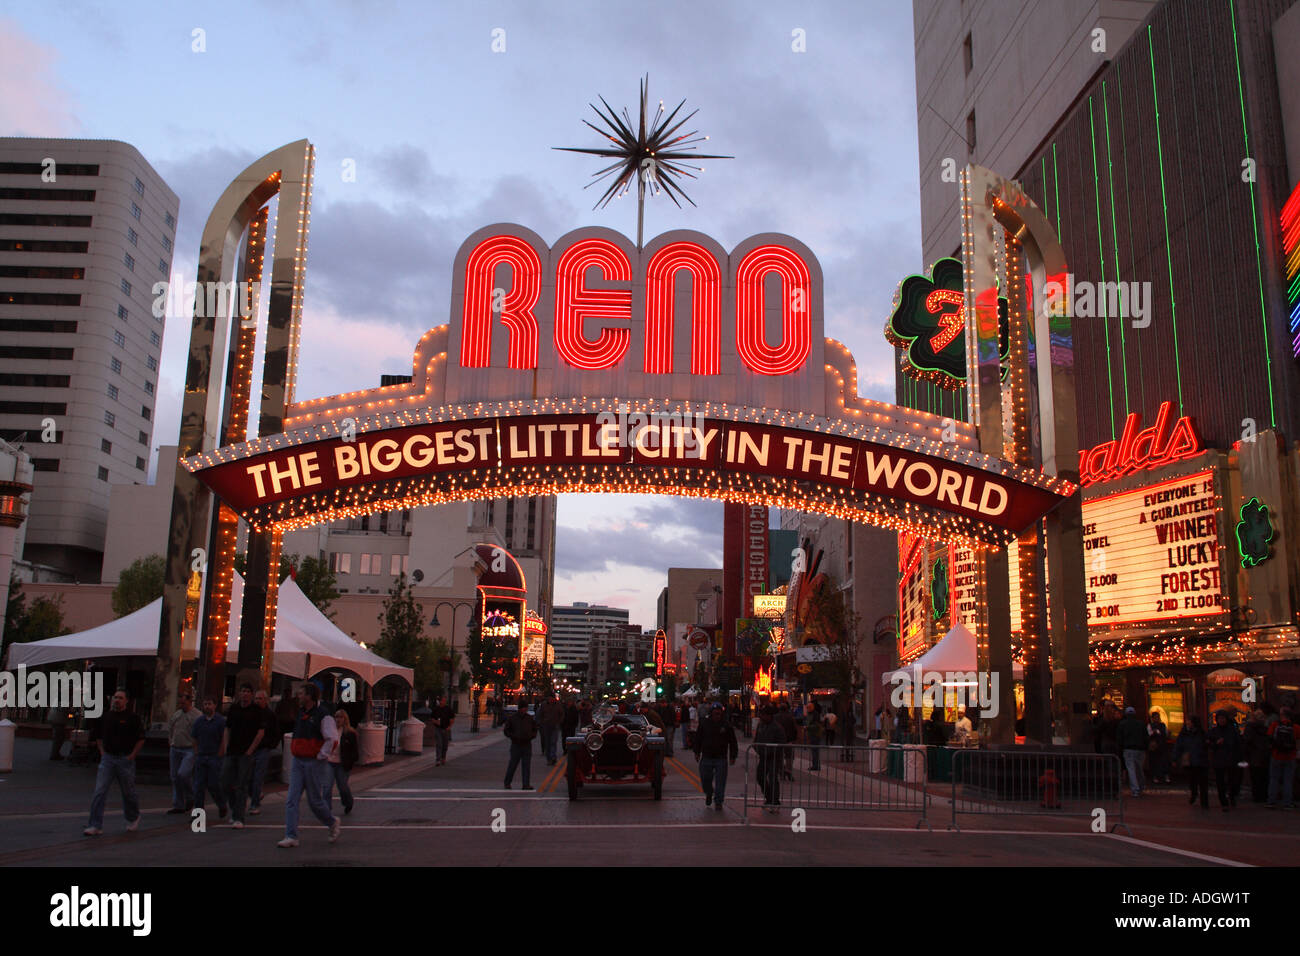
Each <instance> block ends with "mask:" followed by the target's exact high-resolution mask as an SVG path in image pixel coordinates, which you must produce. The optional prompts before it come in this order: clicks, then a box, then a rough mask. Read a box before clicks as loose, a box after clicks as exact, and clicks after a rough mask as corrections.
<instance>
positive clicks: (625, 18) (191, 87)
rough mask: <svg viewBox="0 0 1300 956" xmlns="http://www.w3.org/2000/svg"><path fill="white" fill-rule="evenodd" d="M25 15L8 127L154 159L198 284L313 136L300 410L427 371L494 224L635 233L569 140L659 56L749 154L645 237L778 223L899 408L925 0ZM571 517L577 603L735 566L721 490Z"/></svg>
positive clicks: (656, 67)
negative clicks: (247, 193)
mask: <svg viewBox="0 0 1300 956" xmlns="http://www.w3.org/2000/svg"><path fill="white" fill-rule="evenodd" d="M7 17H8V19H5V18H0V133H3V135H25V136H66V137H76V138H83V139H118V140H124V141H126V142H128V143H131V144H132V145H134V146H135V147H136V148H138V149H139V150H140V152H141V153H142V154H143V155H144V156H145V158H146V159H147V160H148V161H149V162H150V163H152V165H153V166H154V168H155V169H157V170H158V172H159V173H160V174H161V175H162V177H163V178H164V179H165V180H166V181H167V183H168V184H169V185H170V186H171V187H172V189H174V190H175V191H176V192H177V194H178V195H179V196H180V199H181V209H180V223H179V230H178V235H177V243H176V260H175V264H174V268H173V280H174V281H182V282H184V281H193V279H194V276H195V269H196V261H197V254H198V244H199V232H200V230H201V228H202V225H203V220H204V219H205V218H206V216H207V214H208V212H209V211H210V210H211V208H212V205H213V203H214V202H215V201H216V199H217V197H218V196H219V194H220V192H221V190H222V189H224V187H225V186H226V185H227V183H229V181H230V180H231V179H232V178H233V177H234V176H235V175H236V174H238V173H239V172H240V171H241V170H242V169H243V168H244V167H245V166H246V165H247V164H248V163H249V162H251V161H252V160H253V159H255V158H257V157H258V156H260V155H262V154H264V153H266V152H269V151H270V150H272V149H274V148H276V147H278V146H281V145H283V144H284V143H287V142H291V141H293V140H297V139H301V138H303V137H306V138H308V139H310V140H311V141H312V143H313V144H314V145H315V147H316V158H317V162H316V188H315V191H314V195H313V208H312V231H311V237H310V247H309V255H308V267H307V288H306V297H305V304H304V309H303V336H302V354H301V364H300V369H299V379H298V398H299V399H307V398H312V397H315V396H318V395H328V394H335V393H338V392H343V391H351V390H353V389H362V388H370V387H373V386H375V385H378V383H379V376H380V374H381V373H384V372H396V373H403V374H406V373H409V372H410V369H411V355H412V352H413V349H414V346H415V343H416V341H417V340H418V339H419V337H420V336H421V334H423V333H424V332H425V331H426V330H427V329H429V328H432V327H433V326H436V325H442V324H444V323H446V322H447V318H448V305H449V300H450V271H451V259H452V256H453V255H454V253H455V251H456V249H457V247H458V246H459V245H460V243H461V242H462V241H463V240H464V239H465V237H466V236H468V235H469V233H471V232H473V231H474V230H475V229H477V228H479V227H480V226H484V225H488V224H490V223H493V222H500V221H509V222H518V223H520V224H522V225H525V226H528V227H529V228H531V229H533V230H535V231H536V232H538V233H539V234H540V235H541V236H542V237H543V238H544V239H546V240H547V241H548V242H554V241H555V239H557V238H558V237H559V236H560V235H562V234H563V233H565V232H567V231H569V230H570V229H574V228H577V227H580V226H588V225H602V226H609V227H612V228H614V229H618V230H620V231H622V232H624V233H625V234H628V235H629V236H632V237H635V231H636V206H635V203H634V201H633V200H632V199H631V198H629V199H625V200H622V201H616V202H615V203H613V204H611V205H610V206H609V207H608V208H607V209H601V210H595V211H593V210H592V204H593V203H594V201H595V198H596V197H595V196H594V195H592V193H593V192H594V189H588V190H586V191H584V190H583V188H582V187H583V186H584V185H585V183H586V182H587V180H588V177H589V175H590V174H591V173H592V172H593V171H594V170H595V169H597V168H598V167H597V166H596V165H595V162H596V161H595V160H594V158H592V157H586V156H580V155H576V154H572V153H563V152H556V151H553V150H552V149H551V148H550V147H552V146H588V145H595V140H594V137H595V134H594V133H592V132H591V131H590V130H589V129H588V128H587V127H585V126H583V125H582V123H581V120H582V119H584V118H586V119H594V117H593V116H592V113H591V110H590V109H589V108H588V105H587V104H588V103H589V102H593V101H595V100H596V96H597V95H598V94H600V95H603V96H604V97H605V98H606V99H607V100H608V101H609V102H610V104H611V105H613V106H615V107H616V108H620V109H621V108H622V107H623V106H625V105H626V106H628V107H629V110H632V109H634V108H635V105H636V96H637V82H638V80H639V78H640V77H641V76H642V75H643V74H645V73H649V74H650V94H651V98H652V101H654V102H657V101H658V99H660V98H662V99H663V100H665V102H666V103H667V104H668V105H669V106H670V107H671V106H673V105H675V104H676V103H677V101H678V100H680V99H682V98H685V99H686V101H687V105H688V107H691V108H698V109H699V113H698V114H697V115H696V117H695V120H694V121H693V123H692V125H693V126H697V127H698V128H699V129H700V131H701V132H703V133H706V134H708V135H709V136H710V137H711V140H710V142H709V144H708V146H709V147H711V149H710V151H713V152H719V153H727V154H733V155H735V157H736V158H735V159H734V160H730V161H712V162H708V163H706V164H705V165H706V167H707V168H706V172H705V173H704V175H703V177H702V179H701V180H700V181H699V182H697V183H693V184H690V185H689V186H688V191H689V192H690V194H691V196H692V198H693V199H694V200H695V202H696V203H697V204H698V208H691V207H689V206H687V207H686V209H685V210H682V211H679V210H678V209H676V207H674V206H673V205H672V204H671V203H670V202H668V201H667V200H665V199H662V198H660V199H657V200H652V201H650V202H649V203H648V204H647V210H646V238H647V239H649V238H651V237H653V236H655V235H657V234H659V233H660V232H664V231H666V230H668V229H676V228H692V229H698V230H700V231H702V232H704V233H707V234H708V235H710V236H713V237H714V238H716V239H717V240H718V241H719V242H720V243H721V244H722V246H723V247H724V248H726V249H731V248H732V247H733V246H735V245H736V244H737V243H738V242H739V241H741V240H742V239H744V238H746V237H748V236H750V235H753V234H755V233H758V232H768V231H774V232H784V233H788V234H790V235H792V236H795V237H796V238H798V239H800V240H802V241H803V242H805V243H807V245H808V246H809V247H811V248H812V250H813V252H814V253H815V254H816V256H817V257H818V259H819V261H820V262H821V266H822V270H823V273H824V276H825V298H826V334H827V335H829V336H832V337H834V338H837V339H839V340H841V341H843V342H844V343H845V344H846V345H848V347H849V348H850V350H851V351H852V352H853V353H854V355H855V357H856V358H857V362H858V369H859V389H860V391H861V392H862V393H863V394H864V395H866V396H868V397H871V398H877V399H883V400H891V399H892V397H893V371H892V369H893V360H894V353H893V350H892V349H891V348H890V347H889V346H888V345H887V344H886V342H885V340H884V337H883V335H882V334H881V328H882V327H883V325H884V322H885V319H886V318H887V317H888V312H889V307H890V303H891V299H892V296H893V292H894V289H895V286H896V285H897V283H898V281H899V279H901V278H902V277H903V276H905V275H906V274H907V273H909V272H911V271H915V270H918V269H920V268H921V267H922V265H923V264H922V263H921V261H920V258H921V248H920V221H919V216H920V204H919V198H918V196H919V193H918V184H917V155H916V150H917V145H916V90H915V74H914V67H913V60H912V50H913V40H912V12H911V4H910V3H907V2H905V0H896V2H862V0H850V2H834V3H832V2H823V3H817V4H814V5H811V7H810V6H809V5H808V4H805V3H777V2H762V3H724V2H708V3H704V2H699V0H696V2H690V3H676V2H665V0H660V2H658V3H655V4H653V5H648V6H647V5H642V4H634V3H615V2H610V0H604V2H577V0H572V2H570V0H551V2H547V3H542V2H539V0H527V2H520V3H492V2H484V3H473V4H469V3H454V4H453V3H410V4H406V3H371V2H367V3H361V2H334V3H330V2H322V0H311V2H307V0H302V2H287V0H279V2H275V3H272V4H260V3H255V4H254V3H220V4H212V3H205V2H200V3H184V4H176V3H156V4H155V3H134V2H121V3H116V4H111V5H110V4H102V5H101V4H82V3H76V2H71V0H64V2H61V3H58V4H44V3H41V4H36V3H33V4H26V5H23V4H15V5H10V7H9V10H8V12H7ZM195 30H201V31H203V33H202V34H200V35H199V36H200V38H201V39H202V41H203V44H204V45H205V47H206V49H205V50H204V52H195V50H194V47H195V46H196V45H197V41H196V35H195V32H194V31H195ZM498 30H500V31H504V33H496V34H495V40H496V45H497V46H498V47H499V46H501V45H502V41H504V47H505V49H504V51H503V52H494V51H493V45H494V31H498ZM796 31H799V32H796ZM800 42H802V44H803V45H804V47H805V52H796V51H795V50H794V49H793V48H794V47H795V46H797V45H799V44H800ZM347 160H352V161H354V162H355V170H356V181H355V182H345V181H344V177H343V174H342V172H343V168H344V164H345V161H347ZM187 326H188V319H174V318H169V320H168V322H167V330H166V337H165V340H164V344H163V365H162V374H161V381H160V382H159V397H158V419H157V429H156V431H155V436H154V442H155V445H159V444H169V443H174V442H175V438H176V433H177V429H178V423H179V405H180V393H181V387H182V383H183V369H184V359H183V357H184V354H185V351H186V345H187V332H188V329H187ZM559 525H560V530H559V536H558V543H557V568H556V593H555V600H556V602H557V603H569V602H572V601H581V600H585V601H590V602H592V603H603V604H612V605H616V606H622V607H628V608H630V609H631V620H632V621H633V622H634V623H641V624H643V625H646V626H653V624H654V607H655V599H656V597H657V595H658V593H659V590H660V589H661V588H662V587H663V586H664V584H665V574H664V572H665V569H666V568H667V567H669V566H688V567H700V566H721V561H722V530H721V528H722V508H721V505H720V504H717V503H712V502H700V501H694V500H681V499H674V498H666V497H636V496H627V497H624V496H564V497H562V498H561V500H560V509H559Z"/></svg>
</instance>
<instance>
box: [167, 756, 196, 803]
mask: <svg viewBox="0 0 1300 956" xmlns="http://www.w3.org/2000/svg"><path fill="white" fill-rule="evenodd" d="M171 775H172V807H173V808H174V809H176V810H184V809H185V808H186V807H188V806H192V805H193V804H194V748H193V747H173V748H172V749H171Z"/></svg>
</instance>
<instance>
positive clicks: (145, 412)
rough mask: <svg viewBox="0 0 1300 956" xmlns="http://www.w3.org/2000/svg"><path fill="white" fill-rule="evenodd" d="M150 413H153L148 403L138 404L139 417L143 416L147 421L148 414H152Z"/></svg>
mask: <svg viewBox="0 0 1300 956" xmlns="http://www.w3.org/2000/svg"><path fill="white" fill-rule="evenodd" d="M152 414H153V411H152V410H151V409H150V408H149V406H148V405H141V406H140V417H141V418H143V419H144V420H145V421H148V420H149V416H150V415H152Z"/></svg>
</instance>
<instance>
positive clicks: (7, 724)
mask: <svg viewBox="0 0 1300 956" xmlns="http://www.w3.org/2000/svg"><path fill="white" fill-rule="evenodd" d="M17 732H18V725H17V724H15V723H14V722H13V721H12V720H9V719H8V718H6V719H5V720H0V773H13V769H14V734H15V733H17Z"/></svg>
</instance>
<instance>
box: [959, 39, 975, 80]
mask: <svg viewBox="0 0 1300 956" xmlns="http://www.w3.org/2000/svg"><path fill="white" fill-rule="evenodd" d="M961 58H962V62H963V63H965V64H966V75H967V76H970V71H971V70H973V69H975V54H974V50H973V48H972V47H971V40H970V34H969V33H968V34H966V41H965V42H964V43H963V44H962V45H961Z"/></svg>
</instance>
